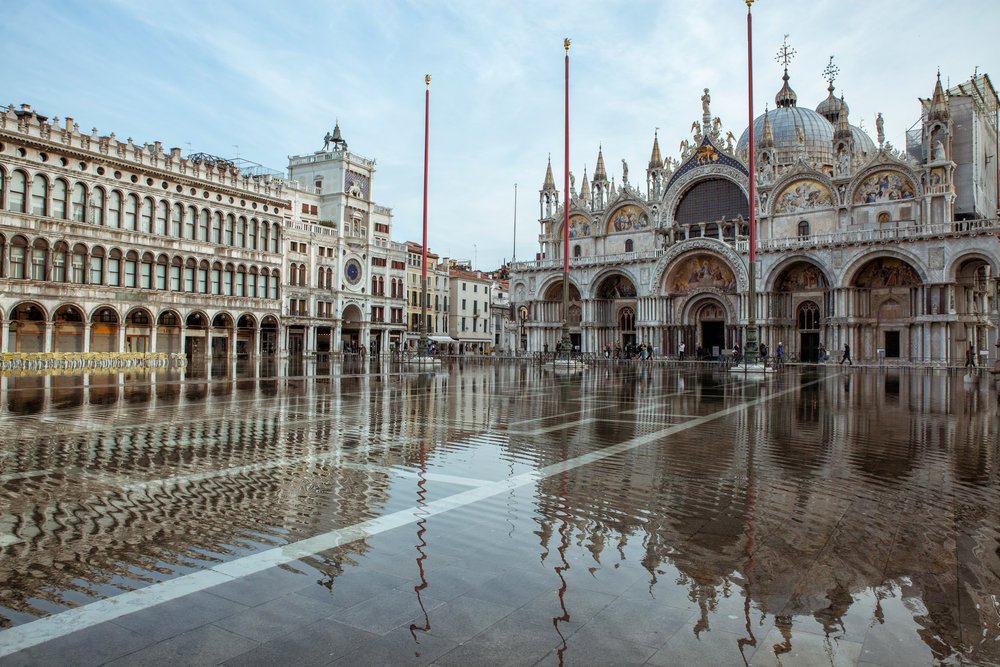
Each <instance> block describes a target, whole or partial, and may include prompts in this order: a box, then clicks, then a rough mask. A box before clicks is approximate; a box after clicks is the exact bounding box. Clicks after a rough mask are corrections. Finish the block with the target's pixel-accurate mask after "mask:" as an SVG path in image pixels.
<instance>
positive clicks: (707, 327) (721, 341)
mask: <svg viewBox="0 0 1000 667" xmlns="http://www.w3.org/2000/svg"><path fill="white" fill-rule="evenodd" d="M701 346H702V348H703V349H704V353H705V356H706V357H717V356H719V355H720V354H722V350H723V349H724V348H725V347H726V323H725V322H721V321H705V320H702V322H701Z"/></svg>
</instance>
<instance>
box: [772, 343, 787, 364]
mask: <svg viewBox="0 0 1000 667" xmlns="http://www.w3.org/2000/svg"><path fill="white" fill-rule="evenodd" d="M774 362H775V366H776V367H777V368H781V367H782V366H784V365H785V346H784V344H783V343H782V342H781V341H780V340H779V341H778V347H777V348H776V349H775V350H774Z"/></svg>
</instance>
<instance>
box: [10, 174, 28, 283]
mask: <svg viewBox="0 0 1000 667" xmlns="http://www.w3.org/2000/svg"><path fill="white" fill-rule="evenodd" d="M14 173H15V174H17V173H19V172H16V171H15V172H14ZM27 256H28V240H27V239H26V238H24V237H23V236H15V237H14V238H13V239H11V242H10V258H9V260H8V261H9V267H8V271H7V275H8V276H10V277H11V278H24V277H26V276H27V270H26V268H25V262H26V261H27Z"/></svg>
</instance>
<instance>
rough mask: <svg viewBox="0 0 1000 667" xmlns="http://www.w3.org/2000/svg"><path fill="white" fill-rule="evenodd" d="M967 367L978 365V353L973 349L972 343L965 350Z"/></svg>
mask: <svg viewBox="0 0 1000 667" xmlns="http://www.w3.org/2000/svg"><path fill="white" fill-rule="evenodd" d="M965 367H966V368H975V367H976V353H975V351H974V350H973V349H972V346H971V345H970V346H969V348H968V349H967V350H966V351H965Z"/></svg>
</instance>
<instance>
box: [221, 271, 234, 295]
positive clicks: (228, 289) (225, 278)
mask: <svg viewBox="0 0 1000 667" xmlns="http://www.w3.org/2000/svg"><path fill="white" fill-rule="evenodd" d="M222 293H223V294H225V295H226V296H232V295H233V265H232V264H226V269H225V270H224V271H223V272H222Z"/></svg>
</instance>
